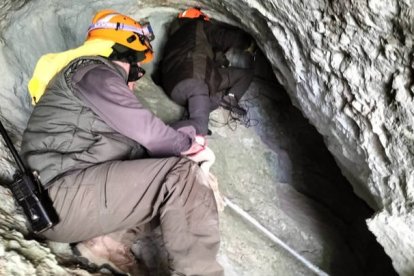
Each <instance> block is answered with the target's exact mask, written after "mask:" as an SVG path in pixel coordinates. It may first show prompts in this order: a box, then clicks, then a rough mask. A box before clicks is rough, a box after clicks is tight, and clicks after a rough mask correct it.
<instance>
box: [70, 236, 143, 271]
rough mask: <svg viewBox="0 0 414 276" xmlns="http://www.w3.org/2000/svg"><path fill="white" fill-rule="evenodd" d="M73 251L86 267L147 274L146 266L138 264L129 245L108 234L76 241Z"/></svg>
mask: <svg viewBox="0 0 414 276" xmlns="http://www.w3.org/2000/svg"><path fill="white" fill-rule="evenodd" d="M73 251H74V253H75V255H77V257H78V260H79V261H80V262H81V263H82V264H84V265H86V266H87V267H88V268H94V269H97V270H99V269H102V268H106V269H108V270H111V272H114V273H117V274H122V275H131V276H136V275H147V274H146V268H145V266H143V265H140V264H138V262H137V260H136V259H135V256H134V255H133V254H132V252H131V249H130V247H128V246H126V245H124V244H122V243H120V242H118V241H115V240H114V239H112V238H111V237H109V236H99V237H96V238H93V239H90V240H87V241H83V242H80V243H78V244H77V245H76V246H75V247H74V248H73Z"/></svg>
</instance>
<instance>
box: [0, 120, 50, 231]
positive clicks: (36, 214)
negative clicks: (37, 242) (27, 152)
mask: <svg viewBox="0 0 414 276" xmlns="http://www.w3.org/2000/svg"><path fill="white" fill-rule="evenodd" d="M0 131H1V135H2V136H3V139H4V141H5V142H6V145H7V147H8V148H9V150H10V152H11V153H12V155H13V157H14V159H15V161H16V164H17V170H16V172H15V174H14V177H13V178H14V179H13V182H12V183H11V184H10V185H9V188H10V190H11V191H12V193H13V196H14V198H15V199H16V200H17V202H18V204H19V205H20V206H21V207H22V209H23V211H24V213H25V215H26V217H27V219H28V220H29V223H30V226H31V228H32V230H33V232H35V233H41V232H43V231H45V230H47V229H49V228H51V227H52V226H53V225H55V224H56V223H57V222H58V216H57V213H56V211H55V209H54V208H53V203H52V201H51V200H50V198H49V195H48V193H47V191H46V190H45V189H43V187H42V185H41V183H40V181H39V177H38V175H37V173H36V172H33V173H32V172H31V171H30V170H29V169H28V168H27V167H26V166H25V165H24V163H23V162H22V160H21V159H20V156H19V154H18V153H17V151H16V149H15V147H14V145H13V143H12V141H11V140H10V137H9V135H8V134H7V131H6V129H5V128H4V126H3V124H2V123H1V122H0Z"/></svg>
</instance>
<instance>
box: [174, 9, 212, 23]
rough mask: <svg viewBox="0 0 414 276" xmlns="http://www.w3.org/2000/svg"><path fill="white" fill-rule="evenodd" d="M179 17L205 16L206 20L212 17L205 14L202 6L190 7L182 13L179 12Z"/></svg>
mask: <svg viewBox="0 0 414 276" xmlns="http://www.w3.org/2000/svg"><path fill="white" fill-rule="evenodd" d="M178 18H193V19H195V18H203V19H204V20H206V21H208V20H210V18H209V17H208V16H207V15H206V14H204V13H203V12H202V11H201V10H200V8H189V9H187V10H185V11H183V12H181V13H179V14H178Z"/></svg>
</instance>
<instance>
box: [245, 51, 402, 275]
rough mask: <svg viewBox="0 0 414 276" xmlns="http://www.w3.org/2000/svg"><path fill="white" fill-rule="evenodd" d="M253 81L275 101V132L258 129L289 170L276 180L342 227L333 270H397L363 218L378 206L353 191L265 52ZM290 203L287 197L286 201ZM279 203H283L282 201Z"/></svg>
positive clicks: (261, 94) (345, 272) (281, 167)
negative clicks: (343, 245)
mask: <svg viewBox="0 0 414 276" xmlns="http://www.w3.org/2000/svg"><path fill="white" fill-rule="evenodd" d="M254 83H255V85H256V90H258V91H259V93H258V94H256V96H258V97H259V98H260V97H263V98H267V100H268V101H269V104H271V106H272V108H271V109H270V110H272V112H271V114H269V116H270V117H272V123H273V124H274V125H273V127H274V128H275V131H274V132H273V133H274V134H275V135H274V136H272V137H268V136H265V134H264V133H263V132H262V131H261V128H256V129H257V131H258V133H259V135H261V137H262V139H263V141H264V142H265V143H267V144H268V145H270V146H271V147H272V149H273V150H274V151H275V152H277V153H278V156H280V160H278V169H279V170H280V171H282V172H285V173H284V174H282V175H281V176H280V179H278V181H280V182H283V183H286V184H287V185H291V186H292V187H293V188H294V189H295V190H296V191H297V192H299V193H301V194H303V195H305V196H306V197H307V198H309V199H310V200H312V201H314V202H316V203H317V205H319V206H320V207H321V208H320V209H319V208H317V209H315V210H313V211H315V212H314V213H313V214H312V215H315V216H321V217H323V218H325V219H326V218H328V219H329V221H327V223H328V224H330V225H331V226H332V227H334V228H335V231H338V233H339V235H341V236H342V237H343V239H344V240H345V242H346V245H347V247H348V248H347V249H346V250H341V249H338V250H334V251H332V252H331V253H332V256H331V257H330V258H331V263H330V264H327V267H329V274H331V275H351V274H350V273H351V272H352V275H397V273H396V272H395V270H394V268H393V266H392V263H391V259H390V258H389V256H388V255H386V253H385V252H384V249H383V248H382V247H381V245H380V244H379V243H378V242H377V241H376V239H375V236H374V235H373V234H372V233H371V232H370V231H369V230H368V227H367V225H366V222H365V220H366V219H368V218H369V217H371V216H372V215H373V214H374V210H372V209H371V208H370V207H369V206H368V205H367V204H366V203H365V202H364V201H363V200H362V199H361V198H359V197H358V196H357V195H356V194H355V193H354V192H353V189H352V186H351V184H350V183H349V181H348V180H347V179H346V178H345V177H344V176H343V175H342V173H341V170H340V168H339V167H338V166H337V164H336V162H335V160H334V158H333V156H332V155H331V153H330V152H329V151H328V149H327V147H326V145H325V144H324V140H323V137H322V136H321V135H320V134H319V133H318V132H317V130H316V129H315V128H314V127H313V126H312V125H311V124H310V123H309V121H308V120H307V119H306V118H305V117H304V116H303V115H302V113H301V111H300V110H299V109H297V108H296V107H295V106H294V105H293V104H292V102H291V100H290V98H289V96H288V94H287V92H286V91H285V89H284V87H283V86H282V85H281V84H280V83H279V82H278V80H277V79H276V77H275V75H274V73H273V70H272V66H271V64H270V62H269V61H268V60H267V58H266V57H265V55H264V54H263V52H261V51H259V52H258V54H257V56H256V61H255V78H254ZM253 112H254V111H253ZM288 196H289V195H288ZM295 202H296V203H298V201H295ZM289 204H291V203H289V200H287V201H286V203H285V205H289ZM299 204H300V202H299ZM296 207H297V208H299V209H300V207H299V206H296ZM303 207H304V208H306V207H307V206H305V205H304V206H303ZM280 208H282V209H283V208H284V206H283V204H281V205H280ZM288 208H289V207H287V209H288ZM291 215H292V216H295V214H291ZM298 219H299V220H300V218H298ZM343 259H350V260H351V261H350V262H351V263H353V265H355V267H354V268H351V267H349V266H344V262H343ZM345 263H346V262H345Z"/></svg>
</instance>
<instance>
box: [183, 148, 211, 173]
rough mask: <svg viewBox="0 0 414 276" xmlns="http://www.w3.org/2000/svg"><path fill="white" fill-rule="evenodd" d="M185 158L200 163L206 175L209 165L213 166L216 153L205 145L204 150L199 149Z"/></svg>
mask: <svg viewBox="0 0 414 276" xmlns="http://www.w3.org/2000/svg"><path fill="white" fill-rule="evenodd" d="M187 158H188V159H190V160H193V161H194V162H196V163H198V164H200V168H201V170H202V171H203V172H204V173H206V175H208V173H209V172H210V167H211V166H213V164H214V162H215V161H216V155H215V154H214V152H213V151H212V150H211V149H210V148H209V147H205V148H204V150H202V151H199V152H198V153H196V154H193V155H188V156H187Z"/></svg>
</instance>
